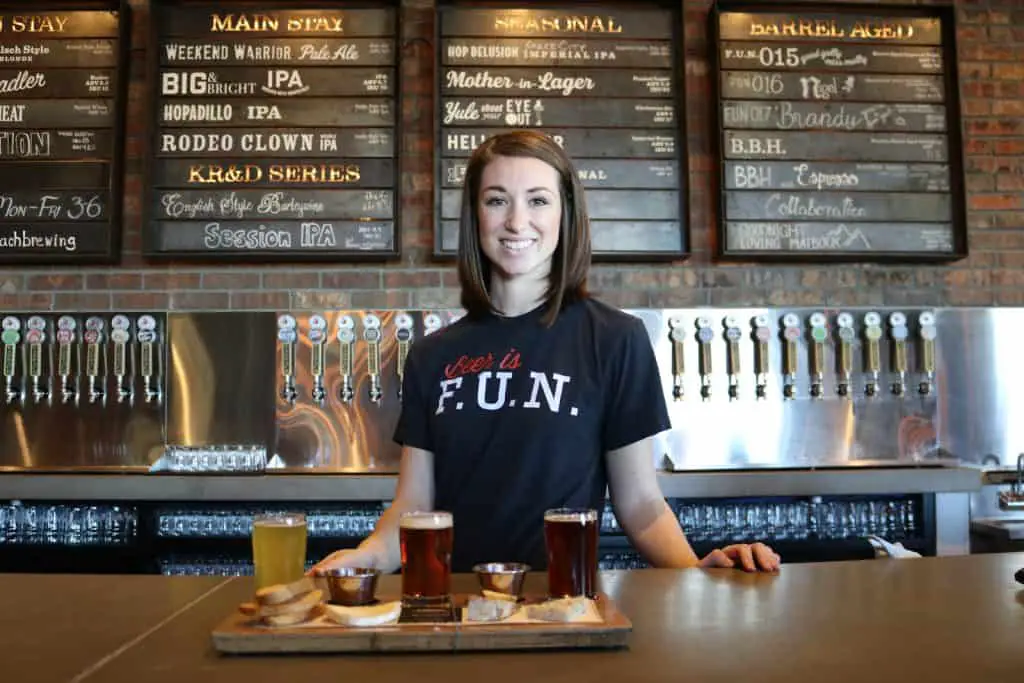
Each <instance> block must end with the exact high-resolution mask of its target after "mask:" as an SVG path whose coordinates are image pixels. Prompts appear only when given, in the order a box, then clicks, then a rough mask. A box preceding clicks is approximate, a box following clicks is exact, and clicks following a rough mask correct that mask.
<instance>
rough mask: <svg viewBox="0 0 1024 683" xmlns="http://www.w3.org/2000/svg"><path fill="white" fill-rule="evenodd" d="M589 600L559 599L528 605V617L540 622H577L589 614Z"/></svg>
mask: <svg viewBox="0 0 1024 683" xmlns="http://www.w3.org/2000/svg"><path fill="white" fill-rule="evenodd" d="M589 604H590V600H589V599H588V598H559V599H557V600H548V601H546V602H541V603H538V604H536V605H527V607H526V617H527V618H528V619H536V620H538V621H575V620H577V619H580V618H582V617H584V616H586V614H587V608H588V606H589Z"/></svg>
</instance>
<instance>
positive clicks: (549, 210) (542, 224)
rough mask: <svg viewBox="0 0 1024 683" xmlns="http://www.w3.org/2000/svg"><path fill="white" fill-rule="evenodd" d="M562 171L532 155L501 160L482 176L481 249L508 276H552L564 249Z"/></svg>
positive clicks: (478, 210) (490, 165)
mask: <svg viewBox="0 0 1024 683" xmlns="http://www.w3.org/2000/svg"><path fill="white" fill-rule="evenodd" d="M559 187H560V182H559V177H558V171H556V170H555V169H554V167H552V166H550V165H549V164H547V163H545V162H543V161H541V160H540V159H534V158H531V157H497V158H495V159H494V160H493V161H491V162H490V163H489V164H487V166H486V167H484V170H483V174H482V175H481V178H480V195H479V198H478V200H477V202H478V203H477V220H478V222H479V224H480V246H481V247H482V248H483V251H484V254H485V255H486V256H487V258H488V259H489V260H490V262H491V264H492V267H493V268H495V270H496V271H497V274H499V275H502V276H503V277H505V278H508V279H511V278H517V277H523V276H527V277H537V278H546V277H547V276H548V274H549V273H550V272H551V257H552V255H553V254H554V252H555V247H557V246H558V229H559V225H560V224H561V220H562V196H561V190H560V189H559Z"/></svg>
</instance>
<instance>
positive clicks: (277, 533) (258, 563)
mask: <svg viewBox="0 0 1024 683" xmlns="http://www.w3.org/2000/svg"><path fill="white" fill-rule="evenodd" d="M252 560H253V565H254V571H255V574H256V590H259V589H260V588H266V587H267V586H273V585H275V584H280V583H291V582H292V581H298V580H299V579H301V578H302V576H303V574H305V571H306V515H304V514H302V513H301V512H279V513H270V514H266V515H256V516H255V517H253V520H252Z"/></svg>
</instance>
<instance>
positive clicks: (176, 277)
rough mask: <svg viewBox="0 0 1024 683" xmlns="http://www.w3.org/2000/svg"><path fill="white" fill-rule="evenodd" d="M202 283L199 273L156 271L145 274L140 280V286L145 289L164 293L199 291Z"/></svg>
mask: <svg viewBox="0 0 1024 683" xmlns="http://www.w3.org/2000/svg"><path fill="white" fill-rule="evenodd" d="M202 281H203V280H202V275H201V274H200V273H184V272H175V271H172V272H160V271H157V272H150V273H146V274H145V275H144V276H143V278H142V286H143V287H144V288H145V289H162V290H165V291H173V290H178V289H199V287H200V285H201V284H202Z"/></svg>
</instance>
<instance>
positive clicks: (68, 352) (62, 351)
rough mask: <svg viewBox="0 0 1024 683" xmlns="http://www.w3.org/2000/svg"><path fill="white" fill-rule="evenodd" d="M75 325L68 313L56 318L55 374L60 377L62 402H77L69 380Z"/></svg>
mask: <svg viewBox="0 0 1024 683" xmlns="http://www.w3.org/2000/svg"><path fill="white" fill-rule="evenodd" d="M76 327H78V323H77V322H76V321H75V319H74V318H73V317H71V316H70V315H62V316H61V317H60V318H58V319H57V332H56V340H57V376H58V377H60V401H61V403H64V404H67V403H72V402H75V403H77V391H76V390H75V388H74V387H72V381H71V380H72V373H73V372H74V369H73V360H74V356H73V353H74V347H75V328H76Z"/></svg>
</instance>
